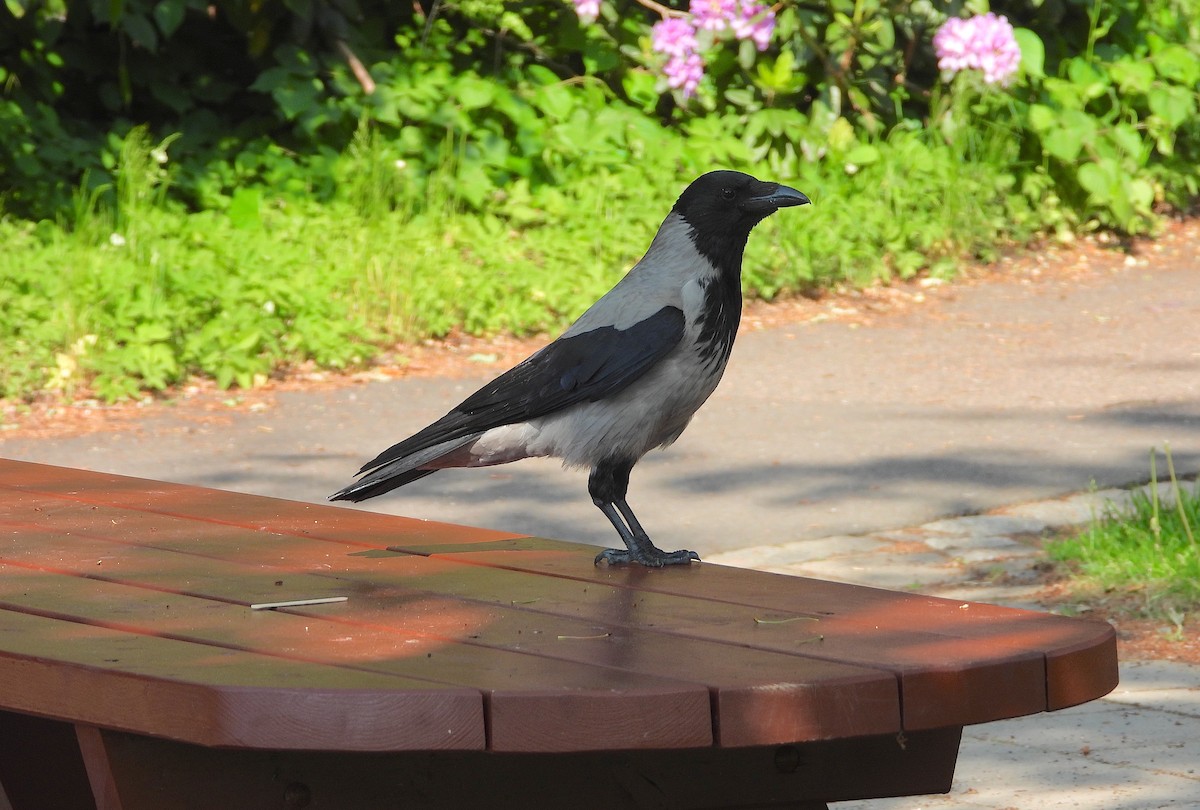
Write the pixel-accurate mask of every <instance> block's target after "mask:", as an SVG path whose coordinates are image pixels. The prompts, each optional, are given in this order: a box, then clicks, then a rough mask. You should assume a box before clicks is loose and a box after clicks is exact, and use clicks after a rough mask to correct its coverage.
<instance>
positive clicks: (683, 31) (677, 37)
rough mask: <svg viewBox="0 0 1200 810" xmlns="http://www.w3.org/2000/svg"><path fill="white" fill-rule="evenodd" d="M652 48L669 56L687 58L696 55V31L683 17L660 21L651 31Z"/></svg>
mask: <svg viewBox="0 0 1200 810" xmlns="http://www.w3.org/2000/svg"><path fill="white" fill-rule="evenodd" d="M650 43H651V44H650V47H652V48H653V49H654V50H656V51H658V52H659V53H664V54H666V55H667V56H679V57H682V56H687V55H688V54H690V53H695V52H696V50H697V48H698V44H697V42H696V29H695V28H693V27H692V24H691V23H690V22H688V21H687V20H685V19H683V18H682V17H667V18H666V19H663V20H659V21H658V22H657V23H655V24H654V27H653V28H651V29H650Z"/></svg>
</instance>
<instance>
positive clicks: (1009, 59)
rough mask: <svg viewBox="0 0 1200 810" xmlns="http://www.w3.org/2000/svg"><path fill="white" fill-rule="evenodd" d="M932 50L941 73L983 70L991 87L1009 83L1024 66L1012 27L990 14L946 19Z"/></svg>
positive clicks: (985, 78) (936, 36) (935, 35)
mask: <svg viewBox="0 0 1200 810" xmlns="http://www.w3.org/2000/svg"><path fill="white" fill-rule="evenodd" d="M933 49H934V51H935V52H936V53H937V57H938V67H939V68H941V69H942V70H948V71H950V72H951V73H957V72H958V71H960V70H968V69H974V70H981V71H983V80H984V81H985V82H987V83H988V84H997V83H1000V84H1007V83H1008V80H1009V79H1010V78H1012V76H1013V74H1014V73H1016V72H1017V68H1018V67H1019V66H1020V64H1021V49H1020V47H1019V46H1018V45H1017V39H1016V36H1015V35H1014V34H1013V27H1012V25H1010V24H1009V22H1008V20H1007V19H1006V18H1004V17H997V16H996V15H995V14H992V13H991V12H989V13H987V14H979V15H976V16H974V17H969V18H968V19H965V20H964V19H961V18H958V17H952V18H951V19H949V20H946V24H945V25H943V26H942V27H941V28H939V29H938V32H937V33H936V34H934V35H933Z"/></svg>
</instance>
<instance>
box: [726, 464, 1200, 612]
mask: <svg viewBox="0 0 1200 810" xmlns="http://www.w3.org/2000/svg"><path fill="white" fill-rule="evenodd" d="M1198 480H1200V479H1191V480H1184V481H1180V487H1182V488H1187V489H1192V490H1195V489H1196V488H1197V486H1198V483H1197V482H1198ZM1150 493H1151V485H1150V484H1146V485H1143V486H1138V487H1133V488H1130V489H1117V488H1114V489H1103V490H1097V491H1092V492H1084V493H1079V494H1075V495H1069V496H1065V497H1061V498H1053V499H1050V500H1045V501H1035V502H1031V503H1023V504H1017V505H1015V506H1006V507H1002V508H1000V509H995V510H992V511H991V512H986V513H984V514H980V515H966V516H963V517H955V518H944V519H940V520H934V521H931V522H929V523H925V524H922V525H920V526H914V527H910V528H905V529H892V530H888V531H882V532H872V533H869V534H861V535H835V536H832V537H825V538H821V539H818V540H800V541H796V542H791V543H781V544H778V545H762V546H753V547H751V548H745V549H738V550H737V551H729V552H724V553H718V554H709V555H706V556H705V558H704V559H705V562H711V563H718V564H720V565H732V566H736V567H740V568H754V569H758V570H761V571H774V572H776V573H782V574H792V575H797V576H806V577H816V578H819V579H830V580H835V581H839V582H850V583H854V584H857V585H869V586H873V587H877V588H889V589H893V590H920V591H921V592H922V593H929V594H931V595H938V596H947V597H950V598H955V599H964V600H975V601H986V602H997V603H1001V604H1008V605H1012V606H1015V607H1030V608H1037V605H1036V604H1035V603H1034V595H1035V594H1036V593H1037V591H1038V588H1037V587H1036V585H1035V580H1036V579H1037V578H1038V575H1039V573H1040V570H1041V566H1042V565H1043V564H1044V563H1043V557H1042V551H1041V541H1042V539H1043V538H1044V537H1046V536H1047V535H1050V534H1054V533H1057V532H1061V531H1063V530H1067V529H1071V528H1075V527H1080V526H1084V525H1086V524H1088V523H1090V522H1092V521H1093V520H1095V519H1097V518H1099V517H1102V516H1103V515H1104V514H1106V513H1107V512H1109V511H1113V510H1117V511H1123V510H1126V509H1128V508H1129V507H1130V505H1131V504H1132V503H1133V499H1134V497H1135V496H1137V495H1143V496H1149V495H1150ZM1158 494H1159V499H1160V501H1161V502H1162V503H1163V505H1164V506H1172V505H1173V504H1174V502H1175V498H1174V490H1173V488H1172V487H1171V485H1170V483H1169V482H1167V483H1166V484H1164V483H1163V482H1159V484H1158ZM1037 609H1040V608H1037Z"/></svg>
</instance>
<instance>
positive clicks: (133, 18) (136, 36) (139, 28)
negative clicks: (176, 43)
mask: <svg viewBox="0 0 1200 810" xmlns="http://www.w3.org/2000/svg"><path fill="white" fill-rule="evenodd" d="M121 28H122V29H123V30H124V31H125V33H126V34H128V35H129V38H130V39H132V40H133V41H134V43H136V44H137V45H140V46H142V47H143V48H145V49H146V50H148V51H150V52H151V53H153V52H154V51H156V50H158V32H156V31H155V30H154V26H153V25H151V24H150V20H148V19H146V17H145V16H144V15H141V14H129V15H127V16H125V17H122V18H121Z"/></svg>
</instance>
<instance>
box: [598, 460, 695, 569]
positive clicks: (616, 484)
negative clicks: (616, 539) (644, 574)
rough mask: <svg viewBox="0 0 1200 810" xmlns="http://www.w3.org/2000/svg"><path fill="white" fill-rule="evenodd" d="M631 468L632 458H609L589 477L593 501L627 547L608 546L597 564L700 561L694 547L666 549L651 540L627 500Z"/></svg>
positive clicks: (654, 566)
mask: <svg viewBox="0 0 1200 810" xmlns="http://www.w3.org/2000/svg"><path fill="white" fill-rule="evenodd" d="M632 469H633V462H632V461H617V460H612V459H609V460H606V461H602V462H600V463H599V464H597V465H596V466H595V467H593V468H592V474H591V475H590V476H589V477H588V494H589V495H591V496H592V502H593V503H595V504H596V506H597V507H599V509H600V511H601V512H603V513H604V516H605V517H606V518H608V520H609V522H610V523H612V525H613V528H614V529H616V530H617V534H619V535H620V536H621V540H622V542H624V543H625V548H624V549H616V548H607V549H605V550H604V551H601V552H600V553H599V554H598V555H596V564H597V565H599V564H600V563H602V562H606V563H608V564H609V565H622V564H625V563H638V564H639V565H646V566H650V567H652V568H661V567H662V566H664V565H682V564H684V563H690V562H691V561H692V560H696V561H699V560H700V555H698V554H697V553H696V552H694V551H688V550H687V549H681V550H679V551H663V550H662V549H660V548H657V547H656V546H655V545H654V543H652V542H651V541H650V537H649V536H648V535H647V534H646V530H645V529H643V528H642V524H640V523H638V519H637V517H636V516H634V514H633V510H632V509H630V508H629V504H628V503H626V502H625V494H626V493H627V492H628V491H629V472H630V471H631V470H632Z"/></svg>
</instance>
